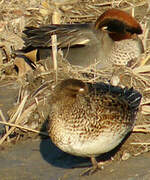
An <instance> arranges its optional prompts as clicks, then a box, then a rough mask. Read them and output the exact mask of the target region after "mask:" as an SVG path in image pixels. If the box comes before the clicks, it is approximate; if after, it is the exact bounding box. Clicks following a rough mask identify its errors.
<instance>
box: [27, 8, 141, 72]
mask: <svg viewBox="0 0 150 180" xmlns="http://www.w3.org/2000/svg"><path fill="white" fill-rule="evenodd" d="M23 33H24V35H23V39H24V44H25V47H24V48H23V51H24V52H28V51H30V50H33V49H38V50H39V56H40V57H41V58H42V55H43V49H45V48H51V46H52V42H51V35H53V34H56V35H57V46H58V48H61V49H62V51H63V55H64V57H65V58H66V59H67V60H68V61H69V63H70V64H72V65H78V66H82V67H87V66H89V65H92V64H95V63H96V64H97V66H96V67H97V68H98V69H104V68H106V67H108V66H112V64H118V65H127V64H128V62H129V61H130V60H132V59H134V58H136V57H138V56H139V55H140V54H141V53H143V51H144V49H143V44H142V41H141V39H139V37H138V34H141V33H142V29H141V26H140V24H139V23H138V22H137V21H136V20H135V19H134V18H133V17H132V16H131V15H129V14H128V13H126V12H124V11H122V10H118V9H109V10H107V11H105V12H104V13H103V14H102V15H101V16H100V17H99V18H98V19H97V20H96V22H95V23H94V24H93V23H86V24H60V25H56V24H51V25H45V26H40V27H38V28H36V27H26V29H25V30H24V31H23ZM47 55H50V50H48V51H47V54H46V56H47Z"/></svg>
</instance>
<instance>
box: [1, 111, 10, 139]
mask: <svg viewBox="0 0 150 180" xmlns="http://www.w3.org/2000/svg"><path fill="white" fill-rule="evenodd" d="M0 116H1V118H2V121H3V122H7V121H6V119H5V117H4V114H3V112H2V110H1V109H0ZM5 129H6V133H7V132H8V127H7V126H6V127H5ZM7 141H8V142H9V141H10V140H9V136H8V137H7Z"/></svg>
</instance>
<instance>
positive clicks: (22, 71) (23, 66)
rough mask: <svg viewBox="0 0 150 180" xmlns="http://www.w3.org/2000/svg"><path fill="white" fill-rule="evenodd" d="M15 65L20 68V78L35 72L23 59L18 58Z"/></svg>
mask: <svg viewBox="0 0 150 180" xmlns="http://www.w3.org/2000/svg"><path fill="white" fill-rule="evenodd" d="M14 64H15V65H16V66H17V67H18V71H19V72H18V76H19V77H21V76H24V75H25V74H26V73H27V72H29V71H33V69H32V67H31V66H30V65H29V64H27V63H26V61H25V60H24V58H23V57H16V58H15V61H14Z"/></svg>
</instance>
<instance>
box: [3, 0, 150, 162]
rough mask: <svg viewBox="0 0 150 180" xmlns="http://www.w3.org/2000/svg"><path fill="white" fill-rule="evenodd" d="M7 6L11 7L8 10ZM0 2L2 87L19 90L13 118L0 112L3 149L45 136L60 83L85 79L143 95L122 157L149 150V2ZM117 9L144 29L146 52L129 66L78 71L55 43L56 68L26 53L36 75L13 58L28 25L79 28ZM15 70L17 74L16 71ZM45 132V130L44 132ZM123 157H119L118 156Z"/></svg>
mask: <svg viewBox="0 0 150 180" xmlns="http://www.w3.org/2000/svg"><path fill="white" fill-rule="evenodd" d="M6 4H7V5H6ZM6 4H5V1H4V0H2V1H1V2H0V6H1V7H2V8H1V9H0V17H1V18H0V75H1V76H0V77H1V84H4V83H8V82H17V83H18V84H19V85H20V89H19V94H18V100H17V102H16V103H15V105H13V107H12V108H11V109H9V111H8V114H9V119H8V120H6V119H5V117H4V115H3V112H2V111H0V117H1V121H0V124H4V125H5V133H4V134H3V136H2V138H1V139H0V144H2V143H4V142H5V143H6V142H11V141H15V142H17V141H18V140H19V139H22V137H23V138H29V137H32V138H34V137H35V134H36V135H39V134H42V135H45V136H48V135H47V133H46V132H45V131H44V129H42V128H43V123H44V121H45V120H46V118H47V113H48V108H49V103H48V101H49V97H50V94H51V92H52V90H53V87H54V86H55V84H56V82H59V81H60V80H62V79H64V78H68V77H72V78H78V79H82V80H83V81H85V82H87V81H88V82H95V81H104V82H106V83H107V82H108V81H110V82H111V83H112V84H114V85H119V86H122V87H125V86H128V87H134V88H135V89H137V90H139V91H140V92H141V93H142V95H143V99H142V102H141V105H140V111H139V114H138V119H137V122H136V126H135V128H134V132H138V133H132V135H131V136H130V138H129V139H128V140H127V141H126V142H125V144H124V145H123V146H122V148H121V151H120V153H121V158H122V159H123V155H124V152H129V153H131V154H132V155H137V154H140V153H142V152H145V151H148V150H149V149H150V146H149V145H150V141H149V139H150V63H149V62H150V61H149V59H150V43H149V18H150V12H149V4H148V1H146V0H145V1H144V0H141V1H140V0H139V1H133V0H127V1H121V0H120V1H114V0H111V1H107V2H106V1H100V0H93V1H90V0H74V1H71V3H70V1H67V0H66V1H64V4H62V1H59V0H56V1H54V0H52V1H48V0H45V1H38V0H37V1H36V0H32V1H28V0H24V1H17V0H11V1H9V3H6ZM110 7H116V8H121V9H124V10H127V11H129V12H132V14H133V15H134V16H135V17H136V18H137V19H138V20H139V22H140V23H141V25H142V27H143V31H144V33H143V35H141V39H142V40H143V43H144V46H145V53H144V54H143V55H142V56H141V57H139V59H138V60H137V61H136V62H135V63H134V64H132V66H130V67H125V66H120V67H119V66H114V67H113V68H112V69H106V70H105V71H99V72H97V71H95V69H94V66H93V67H92V70H91V67H89V68H86V69H80V68H77V67H73V66H70V65H69V64H68V63H67V62H66V61H65V60H64V59H63V57H62V55H61V52H60V51H59V52H58V54H57V47H56V46H55V41H56V38H54V42H53V44H54V47H53V48H54V49H53V52H54V54H55V64H54V65H53V63H52V61H51V62H50V60H49V59H45V60H41V61H38V62H36V53H37V52H36V51H34V52H32V54H26V55H25V56H26V57H27V58H30V59H31V60H32V62H33V64H35V65H36V66H35V70H33V68H31V66H29V65H28V64H27V63H26V62H25V60H24V58H25V57H17V58H15V57H14V56H13V51H14V50H17V49H21V48H22V47H23V41H22V39H21V33H22V31H23V29H24V27H25V26H30V25H32V26H39V25H41V24H48V23H52V21H53V22H56V23H77V22H91V21H94V20H95V19H96V18H97V17H98V16H99V15H100V14H101V13H102V12H103V11H104V10H106V9H108V8H110ZM15 66H16V67H17V69H18V73H17V72H16V69H15ZM41 129H42V130H41ZM119 157H120V156H119Z"/></svg>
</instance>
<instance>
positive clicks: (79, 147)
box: [48, 79, 142, 172]
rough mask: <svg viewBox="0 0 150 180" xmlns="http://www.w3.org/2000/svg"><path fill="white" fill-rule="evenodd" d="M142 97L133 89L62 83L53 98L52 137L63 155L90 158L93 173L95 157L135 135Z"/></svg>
mask: <svg viewBox="0 0 150 180" xmlns="http://www.w3.org/2000/svg"><path fill="white" fill-rule="evenodd" d="M141 97H142V96H141V94H140V93H139V92H138V91H136V90H134V89H133V88H130V89H128V88H124V89H122V88H121V87H118V86H112V85H110V84H105V83H95V84H91V83H84V82H82V81H81V80H77V79H66V80H63V81H62V82H61V83H59V84H58V85H57V86H56V88H55V89H54V92H53V94H52V97H51V109H50V112H49V130H48V132H49V135H50V137H51V139H52V141H53V143H54V144H55V145H56V146H57V147H59V148H60V149H61V150H62V151H64V152H67V153H69V154H72V155H76V156H81V157H90V158H91V162H92V164H93V167H92V169H91V172H93V171H95V170H96V169H97V168H99V164H98V163H97V161H96V159H95V157H97V156H99V155H100V154H103V153H106V152H109V151H111V150H112V149H114V148H115V147H116V146H117V145H119V144H120V142H121V141H122V140H123V139H124V137H125V136H126V135H127V134H128V133H129V132H130V131H132V128H133V126H134V123H135V120H136V114H137V111H138V107H139V104H140V101H141Z"/></svg>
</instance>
